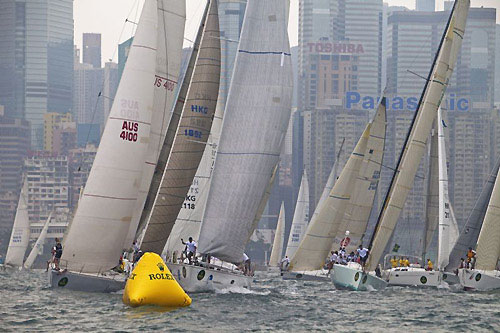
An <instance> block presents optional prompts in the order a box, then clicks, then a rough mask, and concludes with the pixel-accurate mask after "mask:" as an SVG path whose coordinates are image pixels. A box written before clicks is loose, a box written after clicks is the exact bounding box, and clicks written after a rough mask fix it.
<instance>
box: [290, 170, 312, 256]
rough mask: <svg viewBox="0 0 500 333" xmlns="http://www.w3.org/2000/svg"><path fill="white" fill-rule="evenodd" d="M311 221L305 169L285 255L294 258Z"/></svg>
mask: <svg viewBox="0 0 500 333" xmlns="http://www.w3.org/2000/svg"><path fill="white" fill-rule="evenodd" d="M308 223H309V182H308V181H307V172H306V170H305V169H304V172H303V174H302V181H301V182H300V188H299V194H298V197H297V204H296V205H295V212H294V214H293V220H292V226H291V228H290V234H289V236H288V244H287V247H286V251H285V255H286V256H287V257H288V258H292V257H293V256H294V254H295V251H297V248H298V247H299V244H300V241H301V240H302V238H304V234H305V232H306V228H307V224H308Z"/></svg>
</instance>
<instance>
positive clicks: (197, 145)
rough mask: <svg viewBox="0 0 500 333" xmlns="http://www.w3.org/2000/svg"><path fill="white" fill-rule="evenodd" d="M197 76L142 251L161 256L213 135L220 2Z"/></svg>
mask: <svg viewBox="0 0 500 333" xmlns="http://www.w3.org/2000/svg"><path fill="white" fill-rule="evenodd" d="M200 29H201V30H202V31H203V34H202V37H201V41H200V44H199V51H198V52H197V53H198V54H197V59H196V62H195V65H194V69H193V75H192V78H191V82H190V84H189V89H188V92H187V98H186V103H185V104H184V108H183V111H182V115H181V118H180V121H179V127H178V128H177V131H176V134H175V138H174V141H173V145H172V148H171V150H170V155H169V157H168V159H167V164H166V166H165V169H164V171H163V177H162V179H161V182H160V186H159V189H158V193H157V194H156V198H155V200H154V204H153V209H152V210H151V214H150V215H149V218H148V221H147V225H146V231H145V234H144V237H143V239H142V244H141V249H142V250H143V251H145V252H156V253H159V254H161V253H162V251H163V248H164V247H165V244H166V242H167V239H168V236H169V235H170V231H171V230H172V227H173V225H174V223H175V220H176V219H177V215H178V214H179V211H180V209H181V206H182V204H183V202H184V199H185V198H186V195H187V194H188V191H189V188H190V186H191V184H192V182H193V178H194V176H195V175H196V171H197V169H198V165H199V164H200V161H201V158H202V156H203V152H204V151H205V144H206V142H207V140H208V136H209V134H210V129H211V127H212V120H213V116H214V113H215V107H216V105H217V96H218V92H219V81H220V39H219V16H218V9H217V1H210V3H209V9H208V15H207V16H206V20H205V21H204V22H203V23H202V24H201V27H200Z"/></svg>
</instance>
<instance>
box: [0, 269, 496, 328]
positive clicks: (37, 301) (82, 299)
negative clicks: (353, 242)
mask: <svg viewBox="0 0 500 333" xmlns="http://www.w3.org/2000/svg"><path fill="white" fill-rule="evenodd" d="M45 274H46V273H45V272H42V271H31V272H26V271H21V272H18V271H15V272H8V273H5V272H2V273H0V295H1V297H2V300H1V302H0V323H1V325H0V331H4V330H5V331H11V332H19V331H27V330H30V331H47V332H53V331H54V330H55V329H56V330H58V331H68V330H73V331H92V332H94V331H109V330H114V331H130V332H137V331H153V330H158V331H166V330H174V331H181V332H196V331H205V332H215V331H217V332H226V331H227V332H235V331H236V332H237V331H244V330H263V331H266V330H281V331H345V332H348V331H349V332H350V331H353V330H357V331H382V330H383V331H386V332H388V331H401V330H403V329H404V330H408V331H410V332H411V331H429V330H431V329H432V330H435V329H436V328H437V329H439V330H443V331H449V330H458V331H470V330H474V331H491V330H497V331H498V330H500V319H499V318H500V292H488V293H479V292H476V293H466V292H463V291H461V290H457V289H458V288H451V289H412V288H401V287H397V288H387V289H386V290H384V291H381V292H377V291H373V292H350V291H341V290H335V288H334V287H333V285H331V284H330V283H326V284H322V283H316V282H306V281H282V280H281V279H280V278H278V277H273V276H268V275H266V274H259V275H258V276H257V277H256V281H255V283H254V287H253V288H252V290H251V291H248V290H239V289H227V290H223V291H222V292H220V293H216V294H212V293H199V294H191V295H190V296H191V297H192V298H193V304H192V305H191V306H190V307H188V308H181V309H176V310H169V309H162V308H158V307H152V306H151V307H140V308H135V309H132V308H129V307H127V306H125V305H123V303H122V301H121V297H122V295H121V294H119V293H116V294H90V293H81V292H72V291H69V290H52V289H50V288H49V287H48V282H47V281H48V279H47V276H46V275H45Z"/></svg>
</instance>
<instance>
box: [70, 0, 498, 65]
mask: <svg viewBox="0 0 500 333" xmlns="http://www.w3.org/2000/svg"><path fill="white" fill-rule="evenodd" d="M298 2H299V0H291V8H290V24H289V29H288V31H289V34H290V43H291V45H292V46H294V45H297V35H298V33H297V30H298V15H299V14H298ZM384 2H388V3H389V5H391V6H392V5H394V6H396V5H399V6H406V7H408V8H411V9H413V8H415V0H385V1H384ZM142 3H143V0H75V1H74V18H75V44H76V45H77V47H78V48H80V49H81V46H82V34H83V33H84V32H95V33H101V34H102V59H103V62H104V61H108V60H109V59H111V58H113V59H114V61H117V57H118V55H117V54H118V51H117V50H116V49H117V45H118V43H119V42H122V41H124V40H126V39H128V38H129V37H130V36H132V33H133V29H134V28H135V26H134V25H133V24H131V23H125V19H126V18H128V19H129V20H135V21H137V18H138V17H139V15H140V11H141V8H142ZM186 3H187V21H186V33H185V36H186V38H188V39H190V40H193V38H194V35H195V33H196V29H197V27H198V24H199V21H200V19H201V14H202V12H203V6H204V4H205V3H206V1H205V0H186ZM436 3H437V9H438V10H441V9H442V8H443V3H444V0H436ZM472 6H474V7H478V6H485V7H496V8H497V22H500V0H472ZM186 44H189V42H187V41H186Z"/></svg>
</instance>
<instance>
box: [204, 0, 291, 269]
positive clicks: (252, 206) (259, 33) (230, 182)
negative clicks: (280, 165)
mask: <svg viewBox="0 0 500 333" xmlns="http://www.w3.org/2000/svg"><path fill="white" fill-rule="evenodd" d="M287 13H288V2H287V1H283V0H253V1H249V2H248V4H247V9H246V13H245V18H244V20H243V27H242V32H241V38H240V43H239V46H238V53H237V55H236V61H235V67H234V72H233V78H232V81H231V87H230V90H229V94H228V98H227V104H226V110H225V112H224V122H223V128H222V133H221V138H220V144H219V150H218V152H217V158H216V162H215V168H214V172H213V176H212V184H211V187H210V192H209V197H208V202H207V207H206V211H205V214H204V219H203V223H202V226H201V232H200V240H199V249H200V252H202V253H210V254H212V255H214V256H215V257H218V258H220V259H222V260H226V261H230V262H233V263H238V262H241V261H242V259H243V251H244V249H245V246H246V242H247V241H248V239H249V238H250V236H251V234H252V233H253V232H254V230H253V229H254V227H253V221H254V219H255V216H256V215H257V211H258V208H259V204H260V203H261V200H262V197H263V195H264V192H265V190H266V186H267V184H268V183H269V180H270V179H271V176H272V173H273V169H274V168H275V166H276V164H277V162H278V159H279V154H280V151H281V145H282V143H283V138H284V136H285V133H286V130H287V126H288V121H289V118H290V113H291V97H292V87H293V80H292V67H291V55H290V45H289V41H288V32H287V19H288V18H287V17H286V15H287Z"/></svg>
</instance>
